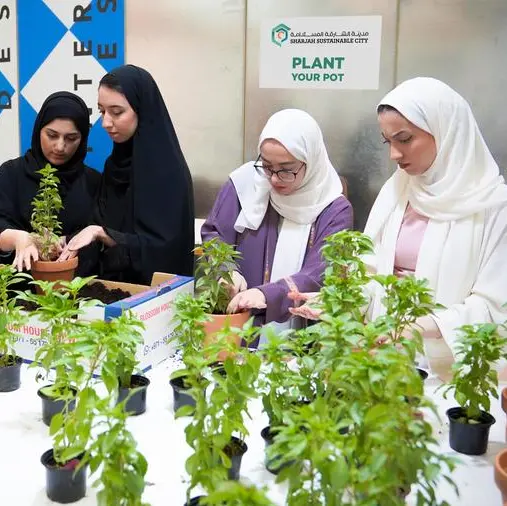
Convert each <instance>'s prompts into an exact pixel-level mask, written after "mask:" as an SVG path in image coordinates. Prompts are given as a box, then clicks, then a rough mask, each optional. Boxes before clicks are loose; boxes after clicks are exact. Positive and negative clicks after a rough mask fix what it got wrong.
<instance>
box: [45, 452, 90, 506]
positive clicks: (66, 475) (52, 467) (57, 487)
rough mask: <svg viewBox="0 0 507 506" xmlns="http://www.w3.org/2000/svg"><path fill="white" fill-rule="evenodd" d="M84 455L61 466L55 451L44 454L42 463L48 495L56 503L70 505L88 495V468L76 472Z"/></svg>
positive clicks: (84, 467)
mask: <svg viewBox="0 0 507 506" xmlns="http://www.w3.org/2000/svg"><path fill="white" fill-rule="evenodd" d="M83 455H84V453H83V454H81V455H80V456H79V457H77V458H75V459H72V460H71V461H70V462H68V463H67V464H66V465H64V466H59V465H58V464H57V463H56V462H55V459H54V457H53V450H48V451H47V452H44V453H43V454H42V456H41V459H40V461H41V463H42V465H43V466H44V467H45V468H46V494H47V496H48V497H49V498H50V499H51V500H52V501H55V502H58V503H61V504H68V503H71V502H76V501H79V500H80V499H82V498H83V497H84V496H85V494H86V466H83V467H82V468H81V469H79V471H77V472H76V471H75V469H76V467H77V465H78V464H79V461H80V460H81V459H82V458H83Z"/></svg>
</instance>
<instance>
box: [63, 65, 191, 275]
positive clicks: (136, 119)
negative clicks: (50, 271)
mask: <svg viewBox="0 0 507 506" xmlns="http://www.w3.org/2000/svg"><path fill="white" fill-rule="evenodd" d="M98 98H99V99H98V102H99V104H98V105H99V109H100V112H101V114H102V126H103V127H104V128H105V130H106V131H107V132H108V134H109V135H110V137H111V138H112V140H113V142H114V147H113V152H112V153H111V155H110V156H109V158H108V159H107V160H106V163H105V167H104V174H103V180H102V185H101V189H100V192H99V197H98V202H97V206H96V210H95V215H94V220H93V222H94V225H91V226H89V227H86V228H85V229H84V230H82V232H80V233H79V234H78V235H77V236H75V237H74V238H73V239H72V240H71V241H70V242H69V243H68V245H67V246H66V248H65V249H64V250H63V252H62V255H61V256H60V260H67V259H69V258H72V256H74V255H75V254H77V252H78V251H79V250H80V249H81V248H83V247H85V246H88V245H90V244H92V243H95V244H96V246H97V247H96V255H97V258H96V260H97V263H96V267H95V269H94V270H93V271H92V272H91V274H98V275H99V277H100V278H103V279H111V280H117V281H126V282H131V283H142V284H149V283H150V282H151V278H152V275H153V273H154V272H157V271H158V272H169V273H174V274H184V275H192V273H193V253H192V250H193V247H194V204H193V190H192V179H191V177H190V172H189V170H188V166H187V163H186V161H185V157H184V156H183V153H182V151H181V148H180V145H179V142H178V138H177V136H176V132H175V131H174V128H173V125H172V122H171V119H170V117H169V113H168V112H167V108H166V106H165V103H164V100H163V98H162V95H161V93H160V91H159V89H158V86H157V84H156V83H155V81H154V79H153V77H152V76H151V75H150V74H149V73H148V72H147V71H146V70H144V69H142V68H139V67H136V66H134V65H124V66H121V67H118V68H117V69H114V70H113V71H112V72H110V73H109V74H106V75H105V76H104V77H103V78H102V80H101V81H100V84H99V97H98Z"/></svg>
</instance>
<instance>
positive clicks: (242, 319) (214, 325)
mask: <svg viewBox="0 0 507 506" xmlns="http://www.w3.org/2000/svg"><path fill="white" fill-rule="evenodd" d="M211 317H212V318H213V320H211V321H209V322H206V323H205V324H204V332H206V338H205V339H204V346H206V345H208V344H209V343H211V342H213V341H214V336H215V335H216V333H217V332H220V331H221V330H222V329H223V328H224V327H225V325H226V324H227V323H228V324H229V326H230V327H237V328H241V327H243V325H244V324H245V323H246V322H247V321H248V319H249V318H250V311H244V312H243V313H235V314H227V315H219V314H214V315H211ZM228 339H229V340H231V341H233V342H235V343H236V344H237V346H240V345H241V338H240V337H239V336H238V334H230V335H229V336H228ZM228 356H230V353H228V352H227V351H221V352H220V353H219V354H218V360H219V361H220V362H223V361H224V360H225V359H226V358H227V357H228Z"/></svg>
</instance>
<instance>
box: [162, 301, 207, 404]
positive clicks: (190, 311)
mask: <svg viewBox="0 0 507 506" xmlns="http://www.w3.org/2000/svg"><path fill="white" fill-rule="evenodd" d="M174 306H175V310H174V318H173V321H174V322H175V324H176V326H175V329H174V337H173V340H174V341H176V342H177V343H178V345H179V346H180V347H181V350H182V361H183V364H184V365H185V367H186V368H187V369H191V368H192V366H193V365H194V362H193V359H194V357H195V355H196V354H199V353H202V350H203V348H204V341H205V338H206V332H205V331H204V324H205V323H206V322H207V321H208V320H209V319H210V315H209V314H208V313H207V312H206V307H207V305H206V303H205V301H204V299H202V298H195V297H193V296H192V295H190V294H183V295H180V296H178V297H177V298H176V300H175V301H174ZM204 365H205V366H207V365H208V363H207V362H206V363H205V364H204ZM198 373H199V374H200V373H201V371H200V370H199V371H198ZM185 378H186V376H185V375H184V374H183V375H182V373H181V371H175V372H174V373H173V374H172V375H171V378H170V380H169V383H170V385H171V388H172V390H173V407H174V413H175V414H176V413H177V412H178V410H179V409H180V408H181V407H183V406H195V399H194V398H193V397H192V396H191V395H190V393H189V390H190V389H191V385H190V384H189V383H187V382H186V381H185ZM187 411H188V410H187ZM189 414H190V413H189Z"/></svg>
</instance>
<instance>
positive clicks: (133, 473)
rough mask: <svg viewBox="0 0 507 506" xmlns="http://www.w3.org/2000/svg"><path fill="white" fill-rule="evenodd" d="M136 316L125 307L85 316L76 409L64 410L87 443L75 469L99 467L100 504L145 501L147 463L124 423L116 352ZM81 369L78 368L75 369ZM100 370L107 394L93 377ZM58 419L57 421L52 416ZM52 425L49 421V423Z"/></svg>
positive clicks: (79, 348) (79, 344) (67, 421)
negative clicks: (108, 315) (111, 314)
mask: <svg viewBox="0 0 507 506" xmlns="http://www.w3.org/2000/svg"><path fill="white" fill-rule="evenodd" d="M138 328H139V321H138V320H137V319H136V318H135V317H134V316H133V315H132V314H131V313H130V312H124V313H122V314H121V315H120V316H118V317H116V318H113V319H112V320H110V321H103V320H93V321H90V322H86V326H85V327H83V329H82V332H81V334H80V336H79V340H78V342H77V345H76V348H75V350H76V353H78V354H79V356H80V363H79V364H78V368H77V369H78V370H79V367H81V368H82V369H81V371H82V372H81V377H83V378H84V381H81V383H80V388H79V394H78V397H77V406H76V409H75V411H73V412H70V413H67V414H66V416H65V418H64V425H65V426H67V427H72V423H74V427H76V428H77V429H76V430H75V431H74V432H71V434H74V435H76V434H77V433H81V435H82V438H81V444H82V446H83V447H85V446H86V447H87V448H86V451H85V452H84V455H83V456H82V459H81V463H80V465H79V468H78V470H81V469H83V470H84V466H86V465H88V464H89V468H90V472H91V473H92V474H94V473H96V472H97V471H98V470H100V476H99V477H98V478H97V479H96V480H95V482H94V483H93V486H94V487H100V489H99V491H98V493H97V499H98V504H99V505H101V506H143V505H144V503H143V501H142V495H143V492H144V488H145V481H144V477H145V474H146V471H147V467H148V464H147V462H146V459H145V457H144V456H143V455H142V454H141V453H140V452H139V450H138V449H137V443H136V441H135V439H134V437H133V436H132V434H131V433H130V431H129V430H128V428H127V419H128V416H129V413H128V409H126V408H125V403H126V402H128V399H125V400H123V401H122V402H120V403H118V399H117V397H118V376H117V369H116V365H117V364H116V357H117V352H118V349H119V347H121V346H122V345H123V342H124V340H125V336H126V335H127V334H128V333H129V332H131V331H132V332H134V333H135V332H137V329H138ZM78 374H79V373H78ZM94 375H99V376H100V380H101V381H102V383H103V384H104V386H105V388H106V392H107V394H106V395H105V396H103V395H101V396H99V395H98V394H97V392H96V390H95V389H94V388H93V382H92V378H93V377H94ZM55 423H57V422H55ZM52 428H53V427H52Z"/></svg>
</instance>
